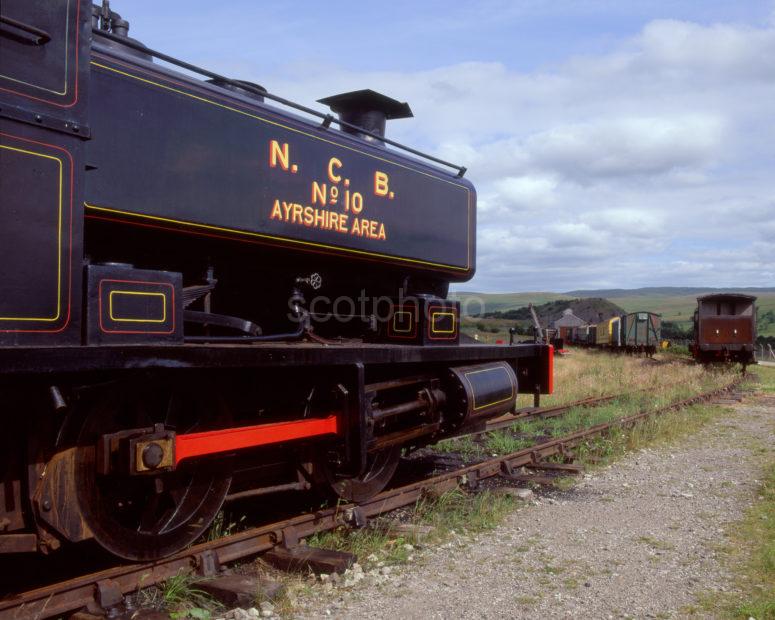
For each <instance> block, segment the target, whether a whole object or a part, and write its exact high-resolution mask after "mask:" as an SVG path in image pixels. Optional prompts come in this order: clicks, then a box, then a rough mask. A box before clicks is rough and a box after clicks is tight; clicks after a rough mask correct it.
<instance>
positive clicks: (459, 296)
mask: <svg viewBox="0 0 775 620" xmlns="http://www.w3.org/2000/svg"><path fill="white" fill-rule="evenodd" d="M450 297H451V298H452V299H456V300H459V301H460V306H461V309H462V310H463V313H464V314H466V315H468V316H471V315H478V314H484V313H486V312H505V311H506V310H516V309H517V308H526V307H527V305H528V304H529V303H532V304H533V305H534V306H538V305H540V304H545V303H547V302H550V301H557V300H561V299H575V297H574V296H571V295H566V294H565V293H540V292H539V293H473V292H468V291H455V292H452V293H450Z"/></svg>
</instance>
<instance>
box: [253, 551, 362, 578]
mask: <svg viewBox="0 0 775 620" xmlns="http://www.w3.org/2000/svg"><path fill="white" fill-rule="evenodd" d="M261 557H262V558H263V559H264V560H266V561H267V562H269V564H271V565H272V566H274V567H275V568H279V569H281V570H285V571H305V570H311V571H312V572H314V573H317V574H320V573H340V574H341V573H343V572H344V571H346V570H347V569H348V568H350V567H351V566H352V565H353V564H355V562H356V561H357V560H358V558H357V557H356V556H355V555H353V554H352V553H345V552H344V551H332V550H331V549H319V548H317V547H307V546H306V545H300V546H298V547H294V548H293V549H284V548H282V547H276V548H275V549H272V550H271V551H267V552H266V553H265V554H264V555H263V556H261Z"/></svg>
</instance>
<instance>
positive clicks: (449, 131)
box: [268, 20, 775, 291]
mask: <svg viewBox="0 0 775 620" xmlns="http://www.w3.org/2000/svg"><path fill="white" fill-rule="evenodd" d="M773 57H775V22H773V23H772V24H770V25H769V26H763V27H758V28H754V27H750V26H744V25H737V24H715V25H701V24H697V23H691V22H684V21H674V20H657V21H652V22H650V23H647V24H645V25H644V27H643V28H642V30H641V32H640V33H638V34H637V35H636V36H634V37H632V38H630V39H629V40H627V41H624V42H622V43H620V44H616V45H615V46H613V47H612V48H611V49H610V50H609V51H608V52H605V53H599V54H596V55H587V56H584V57H573V58H568V59H567V60H566V62H564V63H561V64H559V65H556V66H554V67H552V68H551V69H542V70H535V71H533V72H529V73H525V72H519V71H514V70H512V69H509V68H508V67H507V66H505V65H504V64H501V63H497V62H467V63H462V64H457V65H454V66H447V67H439V68H436V69H433V70H427V71H416V72H408V73H399V72H379V73H365V74H364V73H351V72H347V71H344V70H336V69H334V70H332V69H331V68H330V67H327V68H326V70H325V71H319V70H318V69H317V68H313V67H307V68H305V69H304V70H303V71H300V72H299V73H297V74H296V75H291V76H287V75H286V76H285V79H284V80H282V81H279V80H274V81H272V83H268V85H269V86H270V87H271V88H272V89H273V90H275V91H277V92H282V93H284V94H288V95H289V96H290V97H291V98H296V99H299V100H303V101H309V100H310V99H311V98H312V97H313V96H314V97H315V98H317V97H320V96H325V95H328V94H332V93H336V92H342V91H346V90H352V89H357V88H365V87H370V88H374V89H375V90H380V91H382V92H385V93H388V94H390V95H391V96H394V97H396V98H399V99H401V100H407V101H409V103H410V104H411V106H412V108H413V110H414V112H415V118H414V119H412V120H411V121H396V122H390V123H388V132H389V134H390V135H391V137H394V138H397V139H399V140H401V141H404V142H406V143H409V144H412V145H415V146H419V147H421V148H424V149H426V150H429V151H431V152H434V153H437V154H439V155H440V156H442V157H444V158H445V159H448V160H451V161H456V162H460V163H461V164H463V165H465V166H467V167H468V169H469V173H468V177H469V178H470V179H471V180H472V181H473V182H474V184H475V185H476V186H477V190H478V194H479V197H480V209H479V217H478V228H479V239H478V248H479V256H478V260H479V267H478V271H477V276H476V279H475V280H474V282H473V283H470V284H466V285H465V288H467V289H471V288H480V289H488V290H502V291H509V290H529V289H535V288H541V289H551V290H569V289H576V288H589V287H592V286H611V287H614V286H615V287H620V286H641V285H670V284H674V285H691V284H694V285H719V286H724V285H731V284H735V285H772V284H773V280H772V278H773V272H775V267H773V265H774V264H775V202H773V196H775V175H773V174H772V170H773V169H775V155H773V150H772V145H773V144H775V122H773V105H774V104H775V64H774V63H773V62H772V58H773ZM698 248H700V250H699V251H698ZM768 278H769V281H768V280H767V279H768Z"/></svg>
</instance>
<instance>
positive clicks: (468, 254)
mask: <svg viewBox="0 0 775 620" xmlns="http://www.w3.org/2000/svg"><path fill="white" fill-rule="evenodd" d="M91 64H92V65H94V66H95V67H99V68H100V69H104V70H106V71H111V72H113V73H117V74H119V75H123V76H125V77H128V78H131V79H133V80H137V81H139V82H144V83H145V84H150V85H151V86H156V87H158V88H162V89H164V90H168V91H170V92H173V93H177V94H179V95H184V96H186V97H190V98H192V99H196V100H197V101H201V102H202V103H209V104H210V105H214V106H217V107H219V108H222V109H224V110H229V111H230V112H236V113H237V114H241V115H243V116H247V117H248V118H253V119H256V120H258V121H261V122H263V123H267V124H269V125H274V126H275V127H282V128H283V129H286V130H288V131H291V132H294V133H297V134H300V135H303V136H307V137H309V138H313V139H315V140H319V141H321V142H325V143H327V144H331V145H333V146H336V147H339V148H342V149H345V150H348V151H352V152H354V153H360V154H361V155H366V156H367V157H370V158H372V159H376V160H378V161H382V162H385V163H387V164H391V165H393V166H398V167H399V168H404V169H406V170H409V171H410V172H415V173H417V174H422V175H424V176H427V177H429V178H431V179H435V180H437V181H441V182H442V183H448V184H449V185H452V186H453V187H457V188H458V189H461V190H464V191H465V192H466V196H467V204H466V214H467V221H466V246H467V247H466V266H465V267H457V266H455V265H446V264H444V263H434V262H429V261H423V260H417V259H411V258H404V257H400V256H393V255H391V254H380V253H378V252H369V251H366V250H355V249H351V248H344V247H340V246H335V245H328V244H323V243H313V242H309V241H301V240H297V239H290V238H286V237H276V236H272V235H266V234H261V233H253V232H247V231H241V230H235V229H231V228H222V227H218V226H207V225H205V224H196V223H194V222H186V221H181V220H173V219H167V218H163V217H158V216H152V215H144V214H139V213H132V212H129V211H119V210H117V209H108V208H107V207H97V206H94V205H90V204H88V203H84V204H85V206H86V207H87V208H92V209H99V210H102V211H112V212H113V213H122V214H124V215H133V216H136V217H144V218H149V219H155V220H160V221H166V222H171V223H175V224H183V225H190V226H197V227H200V228H210V229H213V230H220V231H224V232H234V233H238V234H244V235H250V236H254V237H259V238H265V239H273V240H277V241H283V242H291V243H298V244H301V245H309V246H313V247H320V248H326V249H335V250H340V251H345V252H352V253H355V254H363V255H367V256H376V257H380V258H389V259H393V260H399V261H405V262H411V263H417V264H422V265H431V266H434V267H443V268H445V269H452V270H455V271H468V270H469V269H470V268H471V190H470V189H469V188H467V187H466V186H465V185H460V184H459V183H455V182H454V181H450V180H448V179H442V178H439V177H437V176H434V175H432V174H429V173H427V172H423V171H421V170H417V169H415V168H411V167H410V166H407V165H405V164H401V163H398V162H395V161H391V160H389V159H385V158H383V157H379V156H378V155H374V154H373V153H367V152H366V151H361V150H359V149H356V148H354V147H351V146H347V145H345V144H340V143H339V142H334V141H333V140H327V139H326V138H321V137H320V136H317V135H315V134H312V133H309V132H306V131H302V130H300V129H295V128H293V127H288V126H287V125H283V124H282V123H278V122H275V121H271V120H269V119H266V118H263V117H262V116H258V115H256V114H251V113H250V112H246V111H245V110H240V109H238V108H234V107H231V106H228V105H224V104H222V103H217V102H215V101H212V100H210V99H207V98H205V97H200V96H198V95H194V94H192V93H189V92H186V91H185V90H180V89H178V88H173V87H171V86H166V85H164V84H159V83H158V82H154V81H153V80H148V79H145V78H142V77H139V76H137V75H133V74H131V73H127V72H125V71H121V70H119V69H115V68H113V67H109V66H107V65H103V64H100V63H98V62H95V61H93V60H92V61H91Z"/></svg>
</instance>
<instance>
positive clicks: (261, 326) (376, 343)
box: [0, 0, 552, 560]
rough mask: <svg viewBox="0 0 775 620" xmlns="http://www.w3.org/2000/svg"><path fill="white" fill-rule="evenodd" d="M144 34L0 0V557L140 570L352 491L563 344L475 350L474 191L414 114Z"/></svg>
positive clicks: (539, 380) (494, 403) (385, 474)
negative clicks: (401, 129)
mask: <svg viewBox="0 0 775 620" xmlns="http://www.w3.org/2000/svg"><path fill="white" fill-rule="evenodd" d="M128 29H129V24H128V22H127V21H126V20H125V19H123V18H122V17H121V16H120V15H119V14H118V13H116V12H115V11H113V10H111V8H110V7H109V6H108V3H107V2H104V3H103V5H101V6H92V5H91V4H90V3H89V2H87V1H86V0H4V1H3V3H2V14H1V16H0V199H1V202H0V407H1V408H2V411H3V413H4V414H5V415H4V416H3V421H4V427H3V428H4V432H3V434H2V437H0V482H2V484H0V552H5V553H10V552H35V551H39V552H50V551H52V550H55V549H57V548H58V547H60V546H61V545H62V544H63V543H68V544H70V543H78V542H80V541H85V540H89V539H94V540H96V541H97V543H99V544H100V545H101V546H102V547H104V548H105V549H107V550H108V551H110V552H112V553H113V554H115V555H118V556H120V557H123V558H128V559H131V560H147V559H154V558H158V557H162V556H165V555H168V554H171V553H174V552H175V551H177V550H179V549H181V548H183V547H185V546H186V545H188V544H189V543H191V542H192V541H194V540H196V539H197V538H198V537H200V536H201V535H202V534H203V532H204V531H205V530H206V529H207V527H208V526H209V524H210V523H211V521H212V520H213V518H214V517H215V515H216V514H217V512H218V511H219V510H220V508H221V506H222V505H223V503H224V501H227V500H229V499H235V498H240V497H248V496H261V495H266V494H268V493H271V492H275V491H278V490H284V491H288V490H294V489H298V490H303V489H309V488H311V487H313V488H315V489H317V490H318V491H321V492H325V493H326V494H327V495H328V496H330V497H333V498H339V499H343V500H345V501H353V502H358V501H361V500H363V499H365V498H367V497H371V496H372V495H374V494H375V493H378V492H379V491H380V490H381V489H382V488H384V486H385V485H386V484H388V482H389V480H390V478H391V476H392V475H393V473H394V471H395V469H396V467H397V464H398V462H399V459H400V457H401V454H402V452H405V451H407V450H411V449H414V448H417V447H419V446H422V445H426V444H428V443H431V442H434V441H437V440H438V439H439V438H441V437H444V436H446V435H449V434H451V433H457V432H460V431H461V429H466V428H476V427H477V425H481V423H482V422H483V421H484V420H486V419H487V418H489V417H492V416H496V415H499V414H502V413H504V412H507V411H509V410H511V409H512V408H513V407H514V404H515V401H516V398H517V395H518V393H528V394H533V395H536V396H537V395H539V394H546V393H549V392H550V391H551V389H552V349H551V347H549V346H544V345H540V344H519V345H513V346H487V345H461V344H460V333H459V332H460V305H459V303H458V302H455V301H453V300H450V299H449V298H448V289H449V284H450V283H451V282H459V281H466V280H468V279H470V278H471V277H472V276H473V274H474V270H475V256H476V249H475V244H476V192H475V189H474V187H473V185H472V184H471V183H470V182H469V181H467V180H466V179H465V178H464V173H465V169H464V168H462V167H458V166H454V165H452V164H449V163H448V162H445V161H442V160H440V159H438V158H435V157H432V156H429V155H424V154H422V153H420V152H418V151H416V150H415V149H412V148H410V147H407V146H404V145H400V144H398V143H396V142H393V141H392V140H390V139H388V138H387V137H386V136H385V126H386V122H387V121H391V122H392V121H393V120H397V119H401V118H405V117H409V116H411V109H410V107H409V106H408V105H407V104H406V103H403V102H400V101H397V100H394V99H392V98H390V97H386V96H384V95H381V94H379V93H376V92H374V91H371V90H361V91H355V92H350V93H344V94H340V95H335V96H332V97H328V98H326V99H322V100H320V101H321V102H322V103H323V104H325V105H327V106H328V107H329V108H330V111H331V113H326V112H320V111H318V110H317V109H310V108H307V107H305V106H301V105H299V104H296V103H293V102H290V101H288V100H285V99H283V98H281V97H279V96H277V95H274V94H272V93H271V92H268V91H267V90H266V89H264V88H262V87H261V86H259V85H257V84H253V83H250V82H246V81H241V80H234V79H229V78H227V77H225V76H222V75H218V74H215V73H212V72H209V71H206V70H204V69H201V68H199V67H195V66H193V65H191V64H189V63H185V62H183V61H180V60H177V59H175V58H172V57H170V56H167V55H165V54H162V53H160V52H157V51H154V50H151V49H148V48H147V47H145V46H144V45H142V44H141V43H139V42H138V41H136V40H135V39H133V38H130V37H129V36H128ZM335 114H336V116H335Z"/></svg>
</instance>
